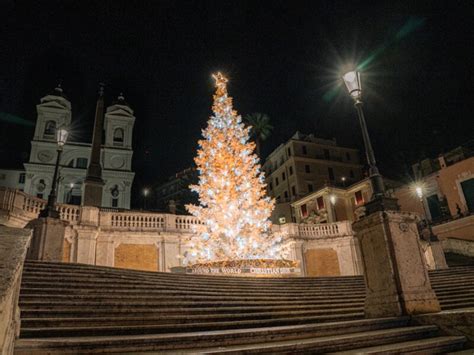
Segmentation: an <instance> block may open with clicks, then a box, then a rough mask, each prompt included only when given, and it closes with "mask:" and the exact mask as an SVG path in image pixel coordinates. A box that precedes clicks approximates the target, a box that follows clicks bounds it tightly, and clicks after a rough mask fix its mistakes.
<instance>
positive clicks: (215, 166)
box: [184, 73, 281, 263]
mask: <svg viewBox="0 0 474 355" xmlns="http://www.w3.org/2000/svg"><path fill="white" fill-rule="evenodd" d="M213 77H214V79H215V81H216V87H217V90H216V93H215V95H214V103H213V106H212V111H213V112H214V114H213V115H212V116H211V117H210V119H209V121H208V126H207V128H206V129H205V130H203V137H204V139H202V140H200V141H199V146H200V149H199V150H198V155H197V157H196V158H195V162H196V165H197V167H198V171H199V184H198V185H194V186H191V189H192V190H193V191H196V192H197V193H198V194H199V203H200V204H199V206H194V205H188V206H186V207H187V209H188V211H189V212H190V213H191V214H193V215H194V216H196V217H198V218H199V219H200V220H201V221H202V222H203V223H204V224H205V228H204V230H203V231H201V232H199V233H197V234H196V235H194V236H193V237H192V238H191V240H190V241H189V245H190V250H189V251H188V253H187V254H186V255H185V259H184V261H185V263H199V262H208V261H226V260H244V259H279V258H281V255H280V254H281V247H280V242H281V240H280V239H278V238H275V236H273V235H271V233H270V232H271V222H270V221H269V217H270V214H271V213H272V210H273V208H274V201H273V200H272V199H270V198H269V197H266V191H265V183H264V175H263V173H262V172H261V170H260V165H259V163H258V161H259V159H258V157H257V156H256V155H255V154H254V150H255V143H253V142H250V141H249V131H250V127H245V125H244V124H243V123H242V119H241V117H240V116H239V115H238V114H237V112H236V111H235V110H233V109H232V98H231V97H229V96H228V94H227V79H226V78H225V77H224V76H223V75H222V74H221V73H217V74H216V75H213Z"/></svg>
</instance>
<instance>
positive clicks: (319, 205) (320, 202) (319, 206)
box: [316, 196, 324, 210]
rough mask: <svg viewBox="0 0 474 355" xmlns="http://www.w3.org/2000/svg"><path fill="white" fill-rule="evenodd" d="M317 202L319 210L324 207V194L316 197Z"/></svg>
mask: <svg viewBox="0 0 474 355" xmlns="http://www.w3.org/2000/svg"><path fill="white" fill-rule="evenodd" d="M316 204H317V205H318V210H322V209H324V199H323V196H319V197H318V198H317V199H316Z"/></svg>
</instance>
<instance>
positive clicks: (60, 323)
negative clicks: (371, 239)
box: [21, 307, 364, 328]
mask: <svg viewBox="0 0 474 355" xmlns="http://www.w3.org/2000/svg"><path fill="white" fill-rule="evenodd" d="M341 314H342V315H343V314H351V315H355V314H358V315H359V316H360V317H363V316H364V308H363V307H358V308H341V309H328V310H303V311H286V312H276V311H274V312H248V313H221V314H212V313H210V314H199V315H189V314H187V313H185V312H183V313H182V314H178V315H176V314H174V315H170V314H167V315H166V316H165V317H164V316H163V314H162V313H161V314H159V313H158V314H156V313H149V314H136V313H129V314H128V315H124V314H122V315H121V316H110V315H101V316H100V317H98V316H97V315H96V314H94V313H90V315H89V317H87V318H86V317H68V318H59V317H52V318H46V317H43V318H27V317H23V318H22V320H21V322H22V326H24V327H25V328H34V327H65V326H70V325H71V324H74V326H81V327H82V326H97V325H101V326H108V325H122V326H123V325H154V324H174V323H199V322H209V321H212V322H221V321H229V322H230V321H239V320H251V319H253V320H263V319H278V318H291V317H301V316H332V315H341Z"/></svg>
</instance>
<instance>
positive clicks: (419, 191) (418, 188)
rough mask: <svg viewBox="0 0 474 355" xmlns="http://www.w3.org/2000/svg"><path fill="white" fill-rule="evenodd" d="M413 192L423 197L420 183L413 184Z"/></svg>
mask: <svg viewBox="0 0 474 355" xmlns="http://www.w3.org/2000/svg"><path fill="white" fill-rule="evenodd" d="M415 192H416V194H417V196H418V197H419V198H420V199H421V198H423V187H421V186H420V185H417V186H415Z"/></svg>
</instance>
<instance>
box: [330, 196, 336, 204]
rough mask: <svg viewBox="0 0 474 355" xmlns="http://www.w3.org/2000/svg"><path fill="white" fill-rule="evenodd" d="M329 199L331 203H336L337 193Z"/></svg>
mask: <svg viewBox="0 0 474 355" xmlns="http://www.w3.org/2000/svg"><path fill="white" fill-rule="evenodd" d="M329 201H331V204H332V205H333V206H334V205H335V204H336V195H331V196H329Z"/></svg>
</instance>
